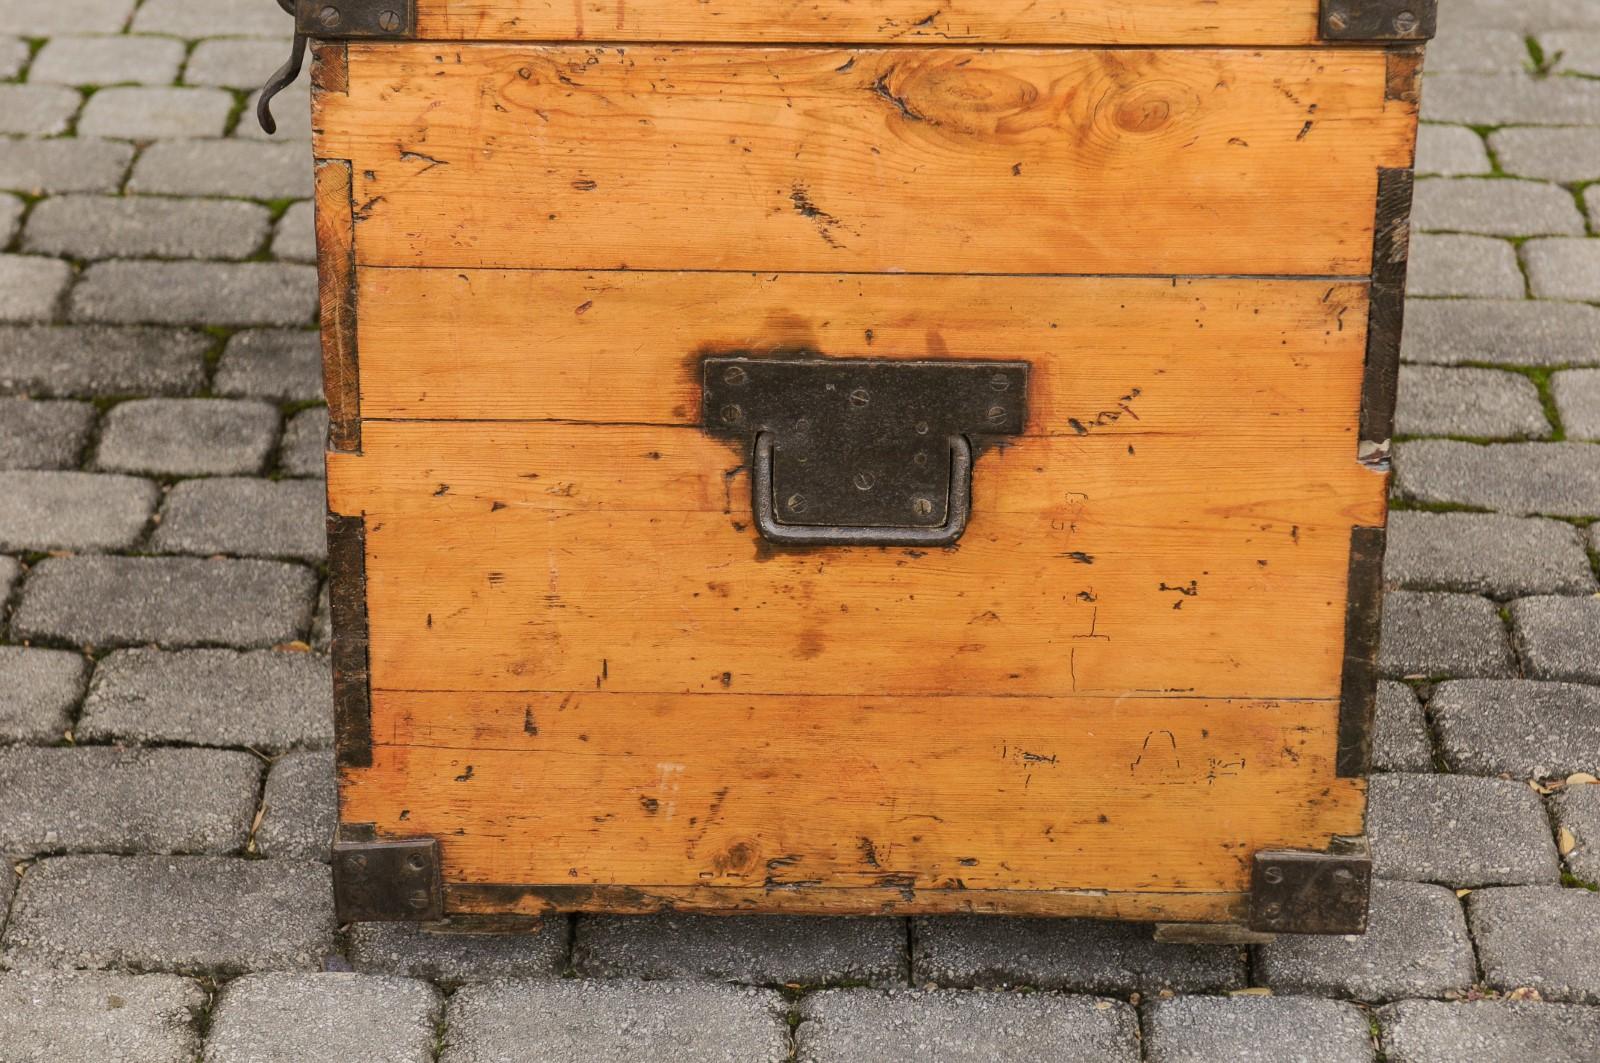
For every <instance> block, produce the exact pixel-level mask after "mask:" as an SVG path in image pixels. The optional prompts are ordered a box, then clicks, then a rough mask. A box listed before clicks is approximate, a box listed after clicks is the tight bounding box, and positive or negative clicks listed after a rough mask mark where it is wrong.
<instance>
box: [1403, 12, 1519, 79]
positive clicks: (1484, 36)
mask: <svg viewBox="0 0 1600 1063" xmlns="http://www.w3.org/2000/svg"><path fill="white" fill-rule="evenodd" d="M1448 18H1449V15H1448V13H1447V14H1446V19H1447V20H1448ZM1527 62H1528V45H1527V42H1526V40H1525V39H1524V38H1523V35H1522V34H1520V33H1518V32H1516V31H1515V30H1508V29H1462V28H1460V27H1451V26H1449V25H1448V22H1447V24H1446V27H1445V32H1442V33H1440V34H1439V35H1438V36H1437V37H1436V38H1434V39H1433V40H1432V41H1430V42H1429V43H1428V61H1427V65H1426V66H1425V67H1424V72H1425V73H1428V74H1444V73H1451V74H1499V73H1510V74H1518V73H1521V72H1522V71H1523V69H1524V68H1525V66H1526V64H1527Z"/></svg>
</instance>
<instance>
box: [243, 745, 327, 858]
mask: <svg viewBox="0 0 1600 1063" xmlns="http://www.w3.org/2000/svg"><path fill="white" fill-rule="evenodd" d="M261 808H262V816H261V825H260V826H258V827H257V828H256V834H255V843H256V851H257V852H259V853H260V854H261V855H262V856H265V857H268V858H269V859H277V858H280V857H288V858H290V859H294V860H322V861H326V860H328V859H329V853H330V848H331V846H332V843H333V831H334V827H335V826H336V825H337V824H338V822H339V807H338V790H337V787H336V785H335V780H334V767H333V754H332V753H322V752H302V753H289V754H286V755H284V756H283V757H281V758H279V759H278V760H277V761H276V762H275V763H274V764H273V765H272V773H271V774H270V775H268V776H267V787H266V790H265V792H264V793H263V794H262V798H261Z"/></svg>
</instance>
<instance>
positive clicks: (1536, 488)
mask: <svg viewBox="0 0 1600 1063" xmlns="http://www.w3.org/2000/svg"><path fill="white" fill-rule="evenodd" d="M1395 449H1396V458H1395V473H1396V480H1395V485H1396V490H1397V491H1398V493H1399V495H1400V497H1402V498H1406V499H1410V500H1412V501H1416V502H1434V503H1438V502H1442V503H1448V504H1455V505H1464V506H1480V507H1483V508H1485V509H1493V510H1498V511H1500V512H1502V513H1515V514H1545V515H1549V516H1557V517H1587V516H1600V448H1597V447H1595V446H1593V445H1591V444H1588V443H1496V444H1492V445H1490V446H1479V445H1477V444H1474V443H1460V442H1455V441H1452V440H1446V439H1420V440H1415V441H1413V442H1409V443H1401V444H1400V445H1399V446H1398V447H1396V448H1395Z"/></svg>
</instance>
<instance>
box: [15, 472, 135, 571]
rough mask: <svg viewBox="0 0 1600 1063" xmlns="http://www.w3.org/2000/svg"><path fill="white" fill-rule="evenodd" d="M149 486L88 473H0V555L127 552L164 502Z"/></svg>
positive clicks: (117, 477)
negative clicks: (0, 501) (8, 552)
mask: <svg viewBox="0 0 1600 1063" xmlns="http://www.w3.org/2000/svg"><path fill="white" fill-rule="evenodd" d="M159 493H160V492H159V491H157V489H156V485H155V484H153V483H151V482H150V481H149V480H139V479H135V478H134V477H131V476H102V475H97V474H95V473H89V472H0V498H4V499H6V505H5V506H4V507H0V550H13V551H16V552H18V553H24V552H27V551H31V550H39V551H45V550H74V551H80V550H82V551H87V550H125V549H127V548H129V547H131V546H132V545H133V544H134V543H135V542H136V541H137V540H138V539H139V538H140V537H141V536H143V535H144V526H145V524H146V523H147V522H148V521H149V519H150V516H151V515H152V514H153V513H154V512H155V506H156V499H157V497H158V496H159Z"/></svg>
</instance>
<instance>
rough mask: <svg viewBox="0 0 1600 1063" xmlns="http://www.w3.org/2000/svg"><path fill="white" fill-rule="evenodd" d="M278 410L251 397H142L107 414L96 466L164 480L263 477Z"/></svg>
mask: <svg viewBox="0 0 1600 1063" xmlns="http://www.w3.org/2000/svg"><path fill="white" fill-rule="evenodd" d="M277 438H278V411H277V410H276V409H274V408H273V407H271V406H270V405H268V404H267V403H265V402H256V401H251V400H246V399H137V400H135V401H133V402H124V403H121V404H120V405H118V406H116V407H114V408H113V409H112V410H111V412H110V413H108V414H106V417H105V422H104V425H103V426H102V429H101V433H100V446H99V448H98V449H97V450H96V452H95V465H96V466H97V467H98V468H102V469H112V470H116V471H119V472H147V473H154V474H156V475H164V476H225V475H229V474H237V473H259V472H260V471H261V470H262V468H263V467H264V466H265V465H266V461H267V456H268V455H269V454H271V452H272V447H273V444H274V443H276V442H277Z"/></svg>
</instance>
